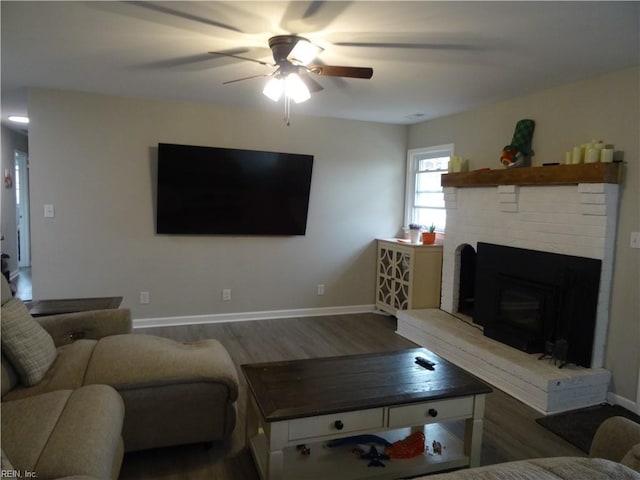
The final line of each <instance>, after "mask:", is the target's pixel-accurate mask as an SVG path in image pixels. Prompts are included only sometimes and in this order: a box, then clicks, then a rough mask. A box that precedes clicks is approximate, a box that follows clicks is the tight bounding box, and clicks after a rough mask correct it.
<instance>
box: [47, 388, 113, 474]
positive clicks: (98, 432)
mask: <svg viewBox="0 0 640 480" xmlns="http://www.w3.org/2000/svg"><path fill="white" fill-rule="evenodd" d="M123 421H124V404H123V402H122V399H121V398H120V395H118V393H117V392H116V391H115V390H114V389H113V388H111V387H109V386H107V385H92V386H89V387H82V388H80V389H78V390H74V392H73V394H72V395H71V397H70V398H69V401H68V402H67V405H66V408H65V409H64V411H63V412H62V415H61V416H60V419H59V420H58V424H57V425H56V428H55V430H54V431H53V432H52V434H51V437H50V439H49V442H48V443H47V446H46V448H45V449H44V451H43V452H42V455H41V456H40V458H39V459H38V463H37V465H36V467H35V471H36V472H37V474H38V477H39V478H57V477H62V476H67V475H80V474H81V475H89V476H92V477H96V478H104V479H108V478H114V477H117V473H118V472H115V475H114V472H113V469H114V458H115V459H117V460H118V461H117V463H116V468H117V470H118V471H119V469H120V465H121V463H122V449H121V445H120V436H121V433H122V424H123Z"/></svg>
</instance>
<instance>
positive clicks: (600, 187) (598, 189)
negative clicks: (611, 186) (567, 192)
mask: <svg viewBox="0 0 640 480" xmlns="http://www.w3.org/2000/svg"><path fill="white" fill-rule="evenodd" d="M605 185H607V184H606V183H580V184H579V185H578V192H580V193H604V192H605Z"/></svg>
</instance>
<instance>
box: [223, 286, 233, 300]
mask: <svg viewBox="0 0 640 480" xmlns="http://www.w3.org/2000/svg"><path fill="white" fill-rule="evenodd" d="M230 300H231V289H230V288H223V289H222V301H223V302H229V301H230Z"/></svg>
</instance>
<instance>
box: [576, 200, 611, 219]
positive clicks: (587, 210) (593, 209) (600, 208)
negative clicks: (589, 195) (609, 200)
mask: <svg viewBox="0 0 640 480" xmlns="http://www.w3.org/2000/svg"><path fill="white" fill-rule="evenodd" d="M581 211H582V215H599V216H604V215H606V214H607V206H606V205H595V204H588V203H584V204H582V209H581Z"/></svg>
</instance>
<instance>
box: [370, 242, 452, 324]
mask: <svg viewBox="0 0 640 480" xmlns="http://www.w3.org/2000/svg"><path fill="white" fill-rule="evenodd" d="M441 273H442V245H414V244H410V243H401V242H400V241H399V240H397V239H378V257H377V273H376V276H377V278H376V308H378V309H380V310H383V311H385V312H387V313H390V314H392V315H395V314H396V312H397V311H398V310H409V309H415V308H438V307H439V306H440V284H441Z"/></svg>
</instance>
